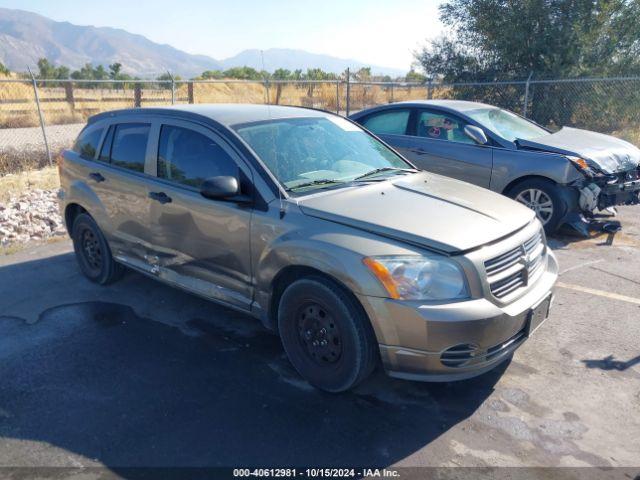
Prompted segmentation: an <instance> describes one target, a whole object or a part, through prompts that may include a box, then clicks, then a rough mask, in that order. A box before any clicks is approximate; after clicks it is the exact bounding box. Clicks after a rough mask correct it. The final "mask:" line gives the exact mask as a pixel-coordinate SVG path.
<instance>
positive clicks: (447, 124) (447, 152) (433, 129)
mask: <svg viewBox="0 0 640 480" xmlns="http://www.w3.org/2000/svg"><path fill="white" fill-rule="evenodd" d="M466 125H467V122H466V121H465V120H463V119H462V118H460V117H458V116H456V115H453V114H450V113H448V112H443V111H439V110H435V109H434V110H432V109H417V110H416V111H415V113H414V115H413V116H412V120H411V124H410V133H411V134H412V136H411V139H410V140H409V141H408V146H407V148H406V149H405V156H406V157H407V158H408V159H409V160H410V161H412V162H413V163H414V164H415V165H416V166H417V167H418V168H421V169H423V170H428V171H430V172H434V173H438V174H440V175H445V176H447V177H453V178H457V179H459V180H463V181H465V182H469V183H473V184H476V185H479V186H481V187H485V188H488V187H489V185H490V183H491V169H492V166H493V148H492V147H491V146H490V145H478V144H477V143H475V142H474V141H473V140H472V139H471V138H469V137H467V135H466V134H465V133H464V127H465V126H466Z"/></svg>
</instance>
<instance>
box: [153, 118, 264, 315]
mask: <svg viewBox="0 0 640 480" xmlns="http://www.w3.org/2000/svg"><path fill="white" fill-rule="evenodd" d="M153 157H154V159H155V160H157V162H156V163H157V176H156V178H155V179H154V180H153V181H152V185H151V191H150V194H151V196H152V201H151V208H150V217H151V225H152V231H153V234H152V236H153V253H152V256H151V258H150V261H151V262H153V263H154V264H155V265H156V268H155V273H156V274H157V275H159V276H161V277H163V278H165V279H166V280H168V281H171V282H174V283H178V284H180V286H182V287H185V288H187V289H189V290H192V291H195V292H197V293H200V294H202V295H205V296H207V297H213V298H215V299H217V300H219V301H222V302H225V303H227V304H230V305H234V306H238V307H242V308H245V309H248V308H249V305H250V302H251V300H252V294H253V289H252V282H251V252H250V227H251V215H252V207H251V206H250V205H247V204H241V203H236V202H233V201H228V200H211V199H207V198H204V197H203V196H202V195H201V194H200V186H201V184H202V182H203V181H204V180H205V179H206V178H209V177H214V176H219V175H233V176H236V177H239V178H240V183H241V186H242V188H244V189H245V190H246V191H250V185H251V180H250V179H251V171H250V169H249V168H248V167H247V166H246V164H245V163H244V161H243V160H242V159H241V158H240V157H239V155H237V153H236V152H235V151H234V150H233V149H232V148H231V147H230V146H229V145H228V144H227V143H226V142H225V141H224V139H222V138H221V137H220V136H218V135H217V134H215V133H214V132H212V131H211V130H209V129H208V128H206V127H204V126H201V125H198V124H195V123H192V122H188V121H182V120H173V119H166V120H165V119H163V120H162V121H161V124H160V125H159V129H158V135H157V138H156V139H154V152H153Z"/></svg>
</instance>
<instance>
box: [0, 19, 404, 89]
mask: <svg viewBox="0 0 640 480" xmlns="http://www.w3.org/2000/svg"><path fill="white" fill-rule="evenodd" d="M263 56H264V67H265V70H267V71H270V72H272V71H274V70H275V69H277V68H286V69H288V70H292V71H293V70H296V69H302V70H304V71H306V70H307V69H308V68H321V69H322V70H324V71H326V72H333V73H340V72H343V71H344V70H345V69H346V68H347V67H350V68H351V69H353V70H357V69H359V68H361V67H368V66H370V67H371V70H372V72H373V73H376V74H382V75H390V76H393V77H396V76H399V75H404V74H405V73H406V72H404V71H402V70H398V69H394V68H386V67H381V66H376V65H369V64H365V63H363V62H359V61H357V60H351V59H342V58H337V57H333V56H330V55H322V54H317V53H310V52H307V51H304V50H296V49H285V48H271V49H266V50H264V51H263V52H262V54H261V51H260V50H259V49H250V50H244V51H242V52H240V53H238V54H237V55H234V56H233V57H230V58H227V59H224V60H216V59H214V58H211V57H209V56H206V55H193V54H190V53H187V52H184V51H182V50H178V49H177V48H174V47H172V46H171V45H166V44H159V43H155V42H152V41H151V40H149V39H148V38H146V37H144V36H142V35H137V34H134V33H130V32H127V31H125V30H122V29H118V28H111V27H93V26H81V25H74V24H71V23H69V22H57V21H54V20H51V19H49V18H46V17H43V16H42V15H38V14H36V13H32V12H27V11H24V10H13V9H7V8H0V62H2V63H3V64H4V65H5V66H6V67H7V68H9V69H10V70H12V71H24V70H26V69H27V66H29V67H31V68H33V67H35V65H36V62H37V61H38V59H39V58H43V57H45V58H47V59H49V61H50V62H52V63H53V64H55V65H66V66H68V67H69V68H71V69H72V70H76V69H79V68H80V67H82V66H83V65H84V64H86V63H91V64H93V65H94V66H97V65H105V66H107V65H110V64H112V63H115V62H119V63H121V64H122V71H123V72H124V73H128V74H130V75H136V76H140V77H151V76H156V75H158V74H162V73H165V72H167V71H169V72H171V73H172V74H175V75H181V76H183V77H185V78H189V77H194V76H197V75H200V74H201V73H202V72H203V71H205V70H226V69H228V68H231V67H242V66H249V67H253V68H255V69H257V70H262V64H263V62H262V57H263Z"/></svg>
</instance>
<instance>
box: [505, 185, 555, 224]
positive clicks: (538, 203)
mask: <svg viewBox="0 0 640 480" xmlns="http://www.w3.org/2000/svg"><path fill="white" fill-rule="evenodd" d="M506 194H507V195H508V196H509V197H511V198H513V199H514V200H516V201H517V202H520V203H522V204H523V205H526V206H527V207H529V208H530V209H531V210H533V211H534V212H535V213H536V216H537V217H538V219H539V220H540V222H541V223H542V225H543V226H544V229H545V231H546V232H547V233H553V232H555V231H556V230H557V229H558V227H560V222H561V221H562V219H563V218H564V216H565V213H566V211H567V204H566V202H565V201H564V200H563V198H562V195H561V193H560V190H559V189H558V187H557V185H556V184H555V183H553V182H551V181H549V180H544V179H541V178H531V179H527V180H523V181H522V182H520V183H518V184H516V185H514V186H513V187H511V188H510V189H509V191H507V192H506Z"/></svg>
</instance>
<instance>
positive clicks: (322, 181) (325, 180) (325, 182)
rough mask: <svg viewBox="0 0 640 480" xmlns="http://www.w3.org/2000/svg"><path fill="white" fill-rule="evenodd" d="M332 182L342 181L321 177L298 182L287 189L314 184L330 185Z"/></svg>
mask: <svg viewBox="0 0 640 480" xmlns="http://www.w3.org/2000/svg"><path fill="white" fill-rule="evenodd" d="M334 183H344V182H343V181H342V180H334V179H331V178H321V179H318V180H311V181H310V182H304V183H300V184H298V185H295V186H293V187H289V188H287V190H289V191H292V190H297V189H298V188H305V187H313V186H314V185H332V184H334Z"/></svg>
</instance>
